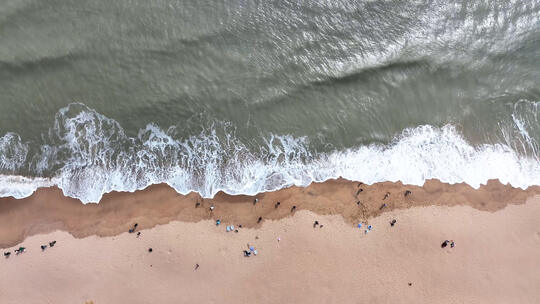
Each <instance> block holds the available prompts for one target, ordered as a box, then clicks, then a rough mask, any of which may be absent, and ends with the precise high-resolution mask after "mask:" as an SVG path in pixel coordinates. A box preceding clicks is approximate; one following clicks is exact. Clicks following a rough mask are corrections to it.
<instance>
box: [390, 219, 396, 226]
mask: <svg viewBox="0 0 540 304" xmlns="http://www.w3.org/2000/svg"><path fill="white" fill-rule="evenodd" d="M396 222H397V221H396V219H393V220H392V221H391V222H390V226H392V227H394V225H395V224H396Z"/></svg>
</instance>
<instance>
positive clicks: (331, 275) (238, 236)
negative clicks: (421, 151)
mask: <svg viewBox="0 0 540 304" xmlns="http://www.w3.org/2000/svg"><path fill="white" fill-rule="evenodd" d="M360 189H362V191H360ZM406 191H410V193H409V192H407V195H405V193H406ZM538 193H539V187H531V188H529V189H527V190H522V189H515V188H512V187H510V186H504V185H501V184H500V183H499V182H496V181H490V182H489V183H488V184H487V185H485V186H482V187H481V188H480V189H476V190H475V189H472V188H471V187H469V186H467V185H464V184H458V185H448V184H444V183H441V182H439V181H434V180H432V181H428V182H427V183H426V184H425V185H424V186H423V187H416V186H407V185H405V186H404V185H402V184H400V183H390V182H388V183H380V184H375V185H370V186H368V185H363V184H360V183H358V182H351V181H346V180H342V179H340V180H332V181H327V182H324V183H318V184H312V185H311V186H309V187H306V188H298V187H292V188H289V189H283V190H280V191H276V192H270V193H263V194H260V195H258V196H257V197H256V198H257V202H255V201H254V200H255V197H249V196H230V195H226V194H223V193H220V194H218V195H217V196H216V197H215V198H214V199H202V198H200V197H199V196H198V195H197V194H189V195H187V196H184V195H179V194H177V193H176V192H174V191H173V190H172V189H171V188H169V187H168V186H166V185H156V186H152V187H149V188H148V189H145V190H142V191H137V192H135V193H111V194H108V195H106V196H105V197H104V199H103V200H102V201H101V202H100V203H99V204H87V205H83V204H81V203H80V202H79V201H77V200H75V199H71V198H66V197H64V196H63V195H62V193H61V191H60V190H58V189H56V188H50V189H40V190H39V191H37V192H36V193H35V194H34V195H33V196H31V197H28V198H26V199H22V200H15V199H12V198H3V199H0V247H2V248H5V249H4V251H10V252H13V250H14V249H16V248H18V247H19V246H24V247H26V248H27V249H26V252H24V253H22V254H19V255H15V254H12V256H11V257H9V258H7V259H5V258H2V261H0V273H2V276H0V303H86V302H89V301H92V302H93V303H95V304H101V303H193V302H200V303H367V302H369V303H540V289H539V288H538V286H540V271H539V270H538V267H537V266H538V257H539V256H540V228H538V219H537V218H538V215H540V195H538ZM385 197H386V198H385ZM278 201H279V202H280V204H279V206H277V208H276V203H277V202H278ZM198 204H200V205H198ZM210 206H214V207H215V208H214V210H213V211H210V209H209V207H210ZM293 206H296V209H295V210H291V209H292V207H293ZM259 217H261V218H262V220H261V221H260V222H258V219H259ZM216 219H220V220H221V225H219V226H216V222H215V220H216ZM393 219H396V220H397V222H396V224H395V225H394V226H393V227H392V226H391V225H390V222H391V221H392V220H393ZM314 221H318V222H319V223H320V224H322V225H323V227H322V228H320V227H318V226H317V227H314V226H313V224H314ZM135 222H136V223H138V227H137V230H136V232H139V231H140V232H141V235H140V236H139V237H137V234H136V232H135V233H128V232H127V230H128V229H129V228H131V227H132V225H133V224H134V223H135ZM359 222H361V223H362V224H363V227H362V228H361V229H360V228H357V227H356V225H357V224H358V223H359ZM230 224H234V225H235V226H236V227H235V228H237V229H238V227H239V225H242V228H239V229H238V232H226V231H225V227H226V226H227V225H230ZM368 224H369V225H372V226H373V229H372V230H371V231H370V232H368V233H365V228H366V227H367V225H368ZM278 238H279V239H280V240H279V241H278ZM52 240H56V241H57V244H56V245H55V246H54V247H53V248H47V249H45V250H44V251H42V250H41V249H40V245H43V244H47V243H48V242H50V241H52ZM444 240H454V241H455V242H456V246H455V248H450V246H447V247H446V248H441V243H442V242H443V241H444ZM247 244H250V245H252V246H254V247H255V248H256V249H257V250H258V255H257V256H253V255H252V256H251V257H247V258H246V257H244V256H243V252H242V251H243V250H246V249H248V247H247ZM149 248H152V249H153V251H152V252H151V253H150V252H148V249H149ZM196 264H199V265H200V267H199V268H198V269H195V266H196Z"/></svg>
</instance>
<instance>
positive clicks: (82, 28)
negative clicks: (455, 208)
mask: <svg viewBox="0 0 540 304" xmlns="http://www.w3.org/2000/svg"><path fill="white" fill-rule="evenodd" d="M340 176H341V177H344V178H347V179H353V180H359V181H363V182H366V183H375V182H380V181H398V180H399V181H402V182H404V183H410V184H419V185H421V184H423V182H424V181H425V180H426V179H430V178H437V179H440V180H441V181H444V182H450V183H460V182H466V183H468V184H470V185H471V186H473V187H478V186H479V185H480V184H482V183H485V182H486V181H487V180H488V179H499V180H500V181H501V182H503V183H510V184H512V185H513V186H515V187H522V188H525V187H527V186H530V185H540V1H538V0H523V1H508V0H504V1H358V0H356V1H344V0H332V1H297V0H295V1H287V0H280V1H235V0H228V1H214V0H196V1H195V0H194V1H187V0H186V1H176V0H152V1H148V0H115V1H108V0H107V1H106V0H92V1H76V0H48V1H41V0H3V1H1V2H0V196H15V197H25V196H28V195H30V194H31V193H32V192H33V191H35V189H36V188H38V187H45V186H52V185H57V186H59V187H60V188H61V189H62V190H63V191H64V193H65V194H66V195H69V196H72V197H76V198H79V199H81V200H82V201H83V202H85V203H87V202H97V201H99V199H100V198H101V196H102V195H103V194H104V193H107V192H110V191H114V190H119V191H134V190H136V189H142V188H144V187H146V186H148V185H150V184H155V183H168V184H169V185H171V186H172V187H174V188H175V189H176V190H177V191H178V192H180V193H188V192H190V191H197V192H199V193H201V194H202V195H203V196H205V197H211V196H213V195H214V194H215V193H216V192H218V191H220V190H222V191H225V192H228V193H231V194H239V193H243V194H255V193H258V192H261V191H270V190H275V189H279V188H283V187H287V186H291V185H308V184H309V183H311V182H313V181H324V180H327V179H330V178H336V177H340Z"/></svg>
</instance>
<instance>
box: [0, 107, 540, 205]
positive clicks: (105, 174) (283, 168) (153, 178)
mask: <svg viewBox="0 0 540 304" xmlns="http://www.w3.org/2000/svg"><path fill="white" fill-rule="evenodd" d="M515 120H516V121H519V122H520V123H522V121H523V119H520V118H519V117H515ZM517 127H518V128H521V129H520V130H521V132H522V133H523V132H525V131H523V130H524V126H523V125H519V124H518V126H517ZM261 136H262V141H261V142H262V144H261V145H258V146H257V149H254V148H253V147H252V146H249V147H248V146H247V145H246V144H244V143H243V142H241V141H240V140H239V139H238V138H237V137H236V136H235V134H234V130H230V131H229V130H228V129H227V124H225V123H222V124H216V125H213V126H210V127H208V128H207V129H204V130H202V131H201V132H200V133H199V134H196V135H193V136H190V137H187V138H183V139H176V138H175V130H174V128H171V129H169V130H163V129H161V128H159V127H157V126H156V125H153V124H149V125H147V126H146V127H145V128H143V129H141V130H139V132H138V134H137V136H128V135H126V133H125V132H124V130H123V128H122V127H121V126H120V124H118V123H117V122H116V121H114V120H112V119H110V118H107V117H105V116H104V115H101V114H100V113H97V112H96V111H94V110H92V109H90V108H88V107H86V106H84V105H82V104H72V105H70V106H68V107H66V108H63V109H61V110H60V111H59V112H58V113H57V115H56V118H55V122H54V126H53V127H52V128H51V129H50V130H49V132H48V134H46V135H44V137H45V138H46V141H45V143H43V144H40V145H39V146H38V147H33V146H32V145H31V144H30V143H26V142H24V141H23V140H22V139H21V138H20V137H19V136H18V135H17V134H15V133H7V134H6V135H4V136H3V137H1V138H0V172H2V175H1V176H0V196H14V197H17V198H21V197H25V196H28V195H30V194H31V193H33V191H35V190H36V189H37V188H38V187H46V186H52V185H57V186H58V187H60V188H61V189H62V190H63V192H64V194H66V195H68V196H71V197H75V198H78V199H80V200H81V201H83V202H85V203H87V202H98V201H99V200H100V199H101V197H102V195H103V194H104V193H107V192H111V191H135V190H137V189H142V188H145V187H146V186H148V185H151V184H156V183H167V184H169V185H171V186H172V187H173V188H174V189H176V191H178V192H179V193H184V194H185V193H188V192H191V191H196V192H199V193H200V194H201V195H203V196H205V197H211V196H213V195H214V194H216V193H217V192H218V191H220V190H222V191H225V192H227V193H230V194H256V193H259V192H263V191H271V190H276V189H280V188H283V187H287V186H292V185H298V186H306V185H308V184H309V183H311V182H314V181H324V180H327V179H331V178H337V177H344V178H347V179H351V180H359V181H363V182H365V183H375V182H380V181H402V182H403V183H407V184H416V185H421V184H423V183H424V181H425V180H426V179H431V178H436V179H439V180H441V181H443V182H448V183H459V182H465V183H468V184H470V185H471V186H473V187H479V186H480V184H482V183H485V182H486V181H487V180H488V179H499V180H500V181H501V182H502V183H510V184H512V185H513V186H515V187H522V188H526V187H528V186H530V185H539V184H540V162H539V161H538V159H537V158H536V157H530V156H527V155H525V154H519V153H517V152H516V151H515V150H514V149H512V148H511V147H510V146H509V145H507V144H504V143H501V144H489V145H488V144H485V145H480V146H474V145H472V144H471V143H469V142H467V141H466V140H465V138H464V137H463V136H462V135H461V134H460V133H459V132H458V131H457V129H456V128H455V127H454V126H452V125H446V126H444V127H442V128H437V127H433V126H429V125H424V126H418V127H415V128H409V129H405V130H404V131H403V132H402V133H401V134H399V135H397V136H396V137H395V139H394V140H393V141H392V142H390V143H389V144H385V145H383V144H372V145H367V146H361V147H356V148H350V149H346V150H341V151H333V152H326V153H317V152H314V151H313V149H310V143H309V139H308V138H306V137H293V136H290V135H273V134H267V135H261ZM523 138H525V140H526V136H524V137H523ZM534 144H535V145H536V143H534Z"/></svg>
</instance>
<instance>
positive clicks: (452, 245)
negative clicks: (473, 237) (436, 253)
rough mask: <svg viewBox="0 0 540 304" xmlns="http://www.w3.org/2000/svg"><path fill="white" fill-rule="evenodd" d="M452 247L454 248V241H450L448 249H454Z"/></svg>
mask: <svg viewBox="0 0 540 304" xmlns="http://www.w3.org/2000/svg"><path fill="white" fill-rule="evenodd" d="M454 246H456V244H455V243H454V240H450V248H454Z"/></svg>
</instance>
